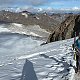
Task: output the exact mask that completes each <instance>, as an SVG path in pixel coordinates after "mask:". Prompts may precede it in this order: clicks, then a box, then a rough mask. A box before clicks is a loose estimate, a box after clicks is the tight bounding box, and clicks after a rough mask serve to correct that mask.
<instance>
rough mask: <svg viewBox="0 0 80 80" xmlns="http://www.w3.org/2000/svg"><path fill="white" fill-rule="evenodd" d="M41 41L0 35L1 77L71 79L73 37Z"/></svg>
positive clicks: (12, 79)
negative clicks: (56, 40)
mask: <svg viewBox="0 0 80 80" xmlns="http://www.w3.org/2000/svg"><path fill="white" fill-rule="evenodd" d="M41 43H42V41H39V40H34V39H32V38H29V37H26V36H24V37H23V36H21V35H15V34H14V35H13V34H10V35H9V34H8V35H6V34H0V80H68V79H69V80H71V79H72V77H73V75H74V69H73V66H71V65H70V64H74V60H73V51H72V49H71V44H72V43H73V39H70V40H64V41H58V42H53V43H50V44H47V45H44V46H39V45H40V44H41ZM72 71H73V72H72ZM72 74H73V75H72ZM72 80H73V79H72Z"/></svg>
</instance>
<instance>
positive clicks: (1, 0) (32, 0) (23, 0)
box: [0, 0, 51, 7]
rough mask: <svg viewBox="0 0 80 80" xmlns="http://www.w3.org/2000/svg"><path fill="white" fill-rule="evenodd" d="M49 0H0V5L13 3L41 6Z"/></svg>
mask: <svg viewBox="0 0 80 80" xmlns="http://www.w3.org/2000/svg"><path fill="white" fill-rule="evenodd" d="M49 2H51V1H49V0H0V6H4V7H5V6H11V5H12V6H14V5H28V6H41V5H44V4H46V3H49Z"/></svg>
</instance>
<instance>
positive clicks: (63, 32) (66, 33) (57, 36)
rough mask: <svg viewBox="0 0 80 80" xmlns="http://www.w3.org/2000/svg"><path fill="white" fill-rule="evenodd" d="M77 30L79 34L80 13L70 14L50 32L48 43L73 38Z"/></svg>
mask: <svg viewBox="0 0 80 80" xmlns="http://www.w3.org/2000/svg"><path fill="white" fill-rule="evenodd" d="M75 32H76V33H77V35H78V34H79V32H80V15H73V14H70V15H69V17H67V18H66V19H65V21H63V22H62V23H61V24H60V26H59V27H57V28H56V29H55V31H53V33H52V34H50V36H49V38H48V40H47V43H49V42H54V41H58V40H64V39H69V38H72V37H74V33H75Z"/></svg>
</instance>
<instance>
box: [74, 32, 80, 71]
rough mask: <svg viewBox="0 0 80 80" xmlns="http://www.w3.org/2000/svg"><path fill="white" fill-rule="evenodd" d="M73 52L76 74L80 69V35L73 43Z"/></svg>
mask: <svg viewBox="0 0 80 80" xmlns="http://www.w3.org/2000/svg"><path fill="white" fill-rule="evenodd" d="M75 51H76V72H78V70H79V69H80V33H79V35H78V39H77V40H76V41H75Z"/></svg>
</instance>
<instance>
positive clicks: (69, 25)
mask: <svg viewBox="0 0 80 80" xmlns="http://www.w3.org/2000/svg"><path fill="white" fill-rule="evenodd" d="M79 18H80V15H79V14H72V13H69V14H51V15H49V14H47V13H46V12H45V13H31V12H28V11H21V12H17V13H16V12H10V11H5V10H2V11H0V23H1V24H2V23H6V24H10V23H18V24H23V25H25V27H26V26H27V27H30V26H35V25H36V27H31V28H32V29H34V32H36V31H37V33H39V32H40V30H37V29H40V28H41V29H44V30H46V31H47V32H49V33H50V34H51V35H50V37H49V38H48V41H47V42H52V41H57V40H62V39H67V38H71V37H73V34H74V32H75V31H77V29H78V31H77V32H79V30H80V29H79V28H78V27H79V23H80V19H79ZM16 27H17V26H16ZM37 27H38V28H37ZM39 27H40V28H39ZM17 28H19V27H17ZM35 28H36V29H35ZM10 29H11V28H10ZM27 29H28V28H25V29H22V30H27ZM15 30H16V28H15ZM29 30H30V29H29ZM41 32H43V30H42V31H41ZM41 32H40V34H41ZM45 33H46V32H45Z"/></svg>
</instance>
